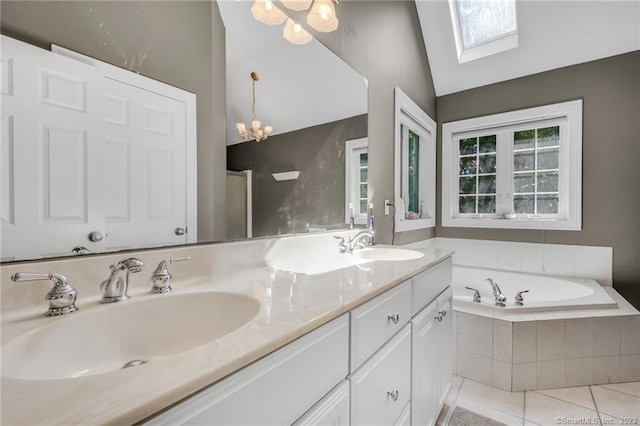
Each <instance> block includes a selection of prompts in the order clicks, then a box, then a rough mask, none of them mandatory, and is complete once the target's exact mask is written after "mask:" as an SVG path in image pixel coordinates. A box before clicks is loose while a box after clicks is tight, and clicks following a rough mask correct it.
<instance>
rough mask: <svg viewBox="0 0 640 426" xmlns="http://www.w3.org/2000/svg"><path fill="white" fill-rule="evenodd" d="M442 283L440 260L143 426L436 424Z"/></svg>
mask: <svg viewBox="0 0 640 426" xmlns="http://www.w3.org/2000/svg"><path fill="white" fill-rule="evenodd" d="M450 283H451V259H450V258H449V259H446V260H444V261H442V262H440V263H438V264H436V265H434V266H432V267H431V268H429V269H427V270H425V271H424V272H421V273H419V274H417V275H415V276H414V277H412V278H411V279H409V280H406V281H405V282H403V283H401V284H399V285H397V286H396V287H394V288H392V289H391V290H389V291H386V292H384V293H382V294H380V295H378V296H376V297H374V298H373V299H371V300H369V301H367V302H365V303H363V304H362V305H360V306H358V307H356V308H354V309H352V310H351V311H350V312H349V313H347V314H344V315H342V316H341V317H339V318H337V319H335V320H333V321H331V322H329V323H327V324H325V325H323V326H321V327H319V328H318V329H316V330H314V331H312V332H310V333H308V334H306V335H305V336H303V337H301V338H299V339H298V340H295V341H294V342H292V343H290V344H288V345H286V346H284V347H282V348H281V349H278V350H277V351H275V352H274V353H272V354H270V355H268V356H266V357H264V358H262V359H260V360H258V361H256V362H255V363H253V364H251V365H249V366H247V367H245V368H243V369H241V370H239V371H238V372H236V373H234V374H232V375H231V376H229V377H227V378H225V379H224V380H221V381H220V382H218V383H216V384H214V385H212V386H210V387H208V388H206V389H204V390H202V391H201V392H199V393H197V394H196V395H194V396H191V397H189V398H187V399H185V400H184V401H182V402H180V403H178V404H176V405H175V406H173V407H171V408H169V409H167V410H165V411H164V412H162V413H160V414H158V415H156V416H154V417H152V418H150V419H147V421H146V424H152V425H160V424H162V425H181V424H189V425H191V424H193V425H197V424H201V425H234V424H243V425H248V424H251V425H267V424H269V425H292V424H293V425H295V426H301V425H334V426H342V425H349V424H351V425H354V426H358V425H373V424H375V425H402V426H408V425H410V424H412V425H430V424H435V421H436V419H437V417H438V414H439V411H440V409H441V408H442V406H443V403H444V400H445V398H446V397H447V394H448V392H449V388H450V387H451V381H452V353H451V333H452V327H451V325H452V324H451V294H452V291H451V287H450Z"/></svg>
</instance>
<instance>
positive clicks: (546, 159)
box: [538, 149, 560, 170]
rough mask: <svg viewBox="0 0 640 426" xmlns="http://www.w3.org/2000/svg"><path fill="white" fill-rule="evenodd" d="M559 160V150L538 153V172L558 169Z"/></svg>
mask: <svg viewBox="0 0 640 426" xmlns="http://www.w3.org/2000/svg"><path fill="white" fill-rule="evenodd" d="M559 158H560V150H559V149H550V150H544V151H538V170H549V169H557V168H558V164H559V162H558V160H559Z"/></svg>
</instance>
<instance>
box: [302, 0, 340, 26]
mask: <svg viewBox="0 0 640 426" xmlns="http://www.w3.org/2000/svg"><path fill="white" fill-rule="evenodd" d="M307 24H309V25H310V26H311V27H312V28H313V29H315V30H316V31H320V32H322V33H329V32H331V31H334V30H335V29H337V28H338V17H337V16H336V8H335V7H334V6H333V2H332V0H316V1H315V3H314V4H313V7H311V11H310V12H309V14H308V15H307Z"/></svg>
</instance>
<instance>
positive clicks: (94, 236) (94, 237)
mask: <svg viewBox="0 0 640 426" xmlns="http://www.w3.org/2000/svg"><path fill="white" fill-rule="evenodd" d="M88 237H89V241H91V242H94V243H97V242H99V241H102V239H103V238H104V236H103V235H102V234H101V233H100V232H98V231H93V232H91V233H89V236H88Z"/></svg>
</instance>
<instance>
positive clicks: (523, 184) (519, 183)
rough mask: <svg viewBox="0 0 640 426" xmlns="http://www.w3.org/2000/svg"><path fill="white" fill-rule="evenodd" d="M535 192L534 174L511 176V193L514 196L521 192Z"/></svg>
mask: <svg viewBox="0 0 640 426" xmlns="http://www.w3.org/2000/svg"><path fill="white" fill-rule="evenodd" d="M535 190H536V186H535V174H534V173H522V174H517V175H514V176H513V192H515V193H516V194H518V193H522V192H534V191H535Z"/></svg>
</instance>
